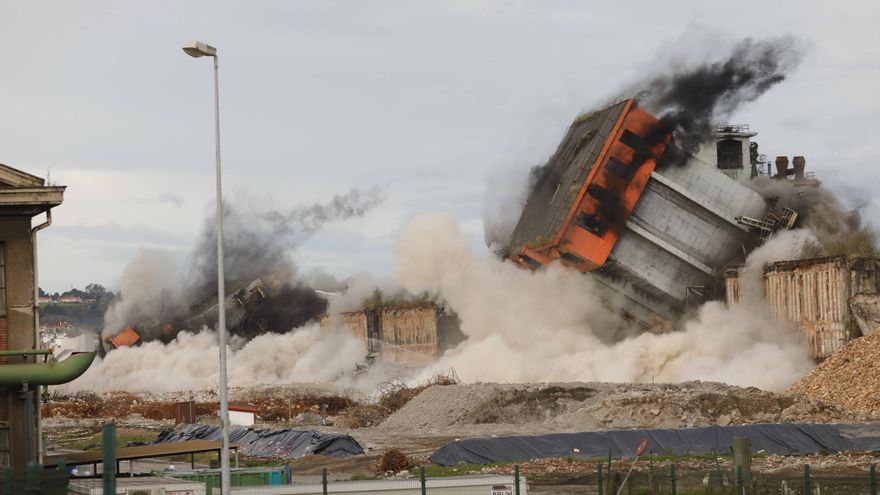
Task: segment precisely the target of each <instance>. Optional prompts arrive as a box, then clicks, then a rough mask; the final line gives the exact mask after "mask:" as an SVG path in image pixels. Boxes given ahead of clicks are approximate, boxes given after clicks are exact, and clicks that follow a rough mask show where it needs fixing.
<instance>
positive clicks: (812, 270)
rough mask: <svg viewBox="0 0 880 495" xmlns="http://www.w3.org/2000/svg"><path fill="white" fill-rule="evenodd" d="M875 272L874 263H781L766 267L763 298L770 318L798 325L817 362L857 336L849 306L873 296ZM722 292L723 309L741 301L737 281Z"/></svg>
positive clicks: (860, 260)
mask: <svg viewBox="0 0 880 495" xmlns="http://www.w3.org/2000/svg"><path fill="white" fill-rule="evenodd" d="M878 269H880V263H878V260H875V259H865V258H858V259H850V258H845V257H829V258H814V259H809V260H798V261H781V262H778V263H773V264H771V265H768V266H767V267H766V268H765V270H764V295H765V298H766V300H767V303H768V305H769V307H770V311H771V312H772V314H773V315H774V316H775V317H776V318H777V319H779V320H784V321H790V322H792V323H794V324H796V325H799V326H800V327H801V329H802V331H803V332H804V335H805V336H806V338H807V341H808V342H809V344H810V348H811V349H812V353H813V357H814V358H816V359H818V360H822V359H825V358H827V357H828V356H830V355H831V354H833V353H835V352H837V351H838V350H840V349H841V348H842V347H843V346H844V345H846V344H847V343H848V342H849V341H850V340H852V339H854V338H858V337H860V336H861V334H862V332H861V330H860V329H859V326H858V324H857V322H856V320H855V318H854V317H853V313H852V310H851V304H850V303H851V301H853V300H855V298H856V296H866V295H876V294H877V293H878V277H877V273H878ZM725 287H726V289H727V303H728V304H731V305H732V304H736V303H738V302H740V301H741V299H742V294H741V293H740V290H739V289H740V287H739V280H738V278H736V277H735V276H728V277H727V278H726V279H725Z"/></svg>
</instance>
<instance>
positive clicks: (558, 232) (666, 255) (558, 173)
mask: <svg viewBox="0 0 880 495" xmlns="http://www.w3.org/2000/svg"><path fill="white" fill-rule="evenodd" d="M715 135H716V139H715V141H714V142H710V143H708V145H705V146H703V147H702V148H701V149H700V151H699V152H697V153H696V156H688V155H689V154H688V153H686V152H685V151H683V150H682V149H681V148H679V147H678V146H677V145H676V143H675V140H674V138H673V136H672V129H670V128H668V126H665V125H663V122H662V120H658V119H657V118H656V117H654V116H653V115H651V114H650V113H648V112H647V111H645V110H644V109H642V108H640V107H639V106H638V104H637V102H636V101H635V100H634V99H627V100H624V101H621V102H618V103H616V104H614V105H611V106H610V107H608V108H605V109H603V110H600V111H597V112H593V113H589V114H585V115H582V116H580V117H578V118H577V119H575V121H574V123H573V124H572V125H571V127H570V128H569V130H568V132H567V134H566V135H565V137H564V138H563V140H562V142H561V143H560V145H559V147H558V149H557V150H556V153H555V154H554V155H553V156H552V157H551V158H550V160H549V162H548V163H547V164H546V165H544V166H543V167H541V168H540V169H537V170H536V172H535V174H534V175H533V180H534V184H533V186H532V188H531V191H530V193H529V195H528V199H527V202H526V204H525V208H524V210H523V212H522V215H521V217H520V219H519V221H518V223H517V224H516V227H515V229H514V231H513V233H512V235H511V237H510V241H509V244H508V246H507V249H506V252H504V254H505V255H506V256H507V257H508V258H509V259H511V260H512V261H514V262H516V263H518V264H519V265H521V266H523V267H524V268H527V269H537V268H540V267H541V266H543V265H546V264H548V263H551V262H553V261H559V262H560V263H562V264H564V265H567V266H570V267H572V268H575V269H577V270H580V271H582V272H589V274H590V275H592V276H593V278H594V279H595V280H596V281H597V282H598V283H599V284H601V285H602V286H604V288H606V289H607V290H605V291H600V293H601V294H602V296H601V297H602V299H603V303H604V304H605V306H606V307H607V308H609V309H611V310H612V311H613V312H614V313H615V314H617V315H619V316H621V317H623V318H624V319H625V320H627V321H629V322H632V323H635V324H637V325H639V326H641V327H643V328H645V329H650V330H653V331H664V330H667V329H670V328H672V327H673V325H674V324H675V322H676V321H677V320H679V319H680V318H681V317H682V316H683V315H684V314H685V313H686V312H687V310H689V309H691V308H695V307H696V306H697V305H699V304H700V303H702V302H704V301H706V300H709V299H716V298H721V297H722V296H723V293H724V292H723V291H724V272H725V270H727V269H729V268H732V267H735V266H737V265H740V264H742V262H743V261H744V258H745V255H746V254H747V253H749V252H750V251H751V250H752V249H754V248H755V247H756V246H757V245H758V244H759V243H761V242H762V241H763V240H764V239H765V238H766V237H767V235H769V233H771V232H772V231H774V230H777V229H781V228H791V227H792V226H793V225H794V223H795V221H796V219H797V213H796V212H795V210H794V209H792V208H790V206H792V205H779V204H772V203H768V202H767V201H765V200H764V198H762V197H761V195H759V194H758V193H756V192H755V191H753V190H751V189H749V188H748V187H746V186H745V185H743V184H741V183H740V182H737V180H735V179H737V178H739V177H741V176H743V175H745V174H750V175H752V176H754V175H758V174H763V173H764V172H763V170H764V166H765V163H764V162H766V160H763V157H760V156H758V155H757V147H756V146H751V143H750V138H751V137H753V136H754V135H755V134H754V133H750V132H748V128H747V127H746V126H725V127H721V128H718V129H716V133H715ZM798 163H799V164H800V163H803V159H802V157H799V159H798Z"/></svg>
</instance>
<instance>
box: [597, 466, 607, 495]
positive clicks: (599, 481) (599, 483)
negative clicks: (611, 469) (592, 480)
mask: <svg viewBox="0 0 880 495" xmlns="http://www.w3.org/2000/svg"><path fill="white" fill-rule="evenodd" d="M596 476H597V480H596V486H597V487H598V489H599V495H604V493H603V492H604V488H605V487H604V486H603V483H602V463H601V462H600V463H599V467H598V468H597V469H596Z"/></svg>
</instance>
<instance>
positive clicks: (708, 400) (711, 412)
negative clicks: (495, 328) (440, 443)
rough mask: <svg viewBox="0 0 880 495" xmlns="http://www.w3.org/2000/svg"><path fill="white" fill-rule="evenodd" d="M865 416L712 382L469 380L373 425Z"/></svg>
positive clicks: (433, 428) (450, 427)
mask: <svg viewBox="0 0 880 495" xmlns="http://www.w3.org/2000/svg"><path fill="white" fill-rule="evenodd" d="M871 419H876V417H874V416H871V415H868V414H864V413H854V412H851V411H848V410H845V409H843V408H841V407H838V406H833V405H829V404H825V403H823V402H821V401H819V400H816V399H814V398H811V397H807V396H804V395H797V394H795V395H787V394H776V393H772V392H766V391H763V390H759V389H756V388H741V387H733V386H730V385H725V384H721V383H714V382H687V383H682V384H677V385H668V384H613V383H549V384H497V383H477V384H470V385H449V386H442V387H431V388H428V389H427V390H425V391H424V392H422V393H421V394H419V395H418V396H416V397H415V398H414V399H413V400H411V401H410V402H409V403H407V404H406V405H405V406H404V407H403V408H401V409H400V410H399V411H397V412H396V413H394V414H392V415H391V416H390V417H389V418H388V419H386V420H385V421H384V422H383V423H382V424H381V425H380V426H379V428H380V429H381V430H385V431H398V432H400V431H408V432H416V431H417V432H420V434H424V435H456V436H466V435H489V434H493V435H501V434H539V433H553V432H575V431H590V430H601V429H616V428H680V427H691V426H707V425H716V424H717V425H722V426H725V425H729V424H748V423H770V422H787V421H800V422H816V423H848V422H863V421H868V420H871Z"/></svg>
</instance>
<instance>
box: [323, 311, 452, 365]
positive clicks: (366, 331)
mask: <svg viewBox="0 0 880 495" xmlns="http://www.w3.org/2000/svg"><path fill="white" fill-rule="evenodd" d="M334 319H338V321H339V323H341V324H342V325H344V326H345V327H346V328H347V329H348V331H350V332H351V333H352V334H353V335H354V336H355V337H356V338H358V339H362V340H363V341H364V342H365V343H366V347H367V353H368V354H367V359H368V361H373V360H381V361H383V362H392V363H407V364H424V363H428V362H430V361H433V360H434V359H436V358H437V357H438V356H440V354H442V353H443V351H445V350H446V349H451V348H453V347H455V346H456V345H458V344H459V343H460V342H462V341H463V340H464V339H465V336H464V334H463V333H462V332H461V329H460V328H459V322H458V317H457V316H456V315H455V314H454V313H450V312H449V311H447V310H446V309H445V308H443V307H442V306H439V305H437V304H433V303H421V304H411V305H406V304H403V305H394V306H391V305H389V306H381V307H378V308H368V309H364V310H361V311H351V312H346V313H342V314H340V315H337V316H329V315H324V316H323V317H322V318H321V327H322V328H325V329H326V328H329V327H331V325H333V324H334Z"/></svg>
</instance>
